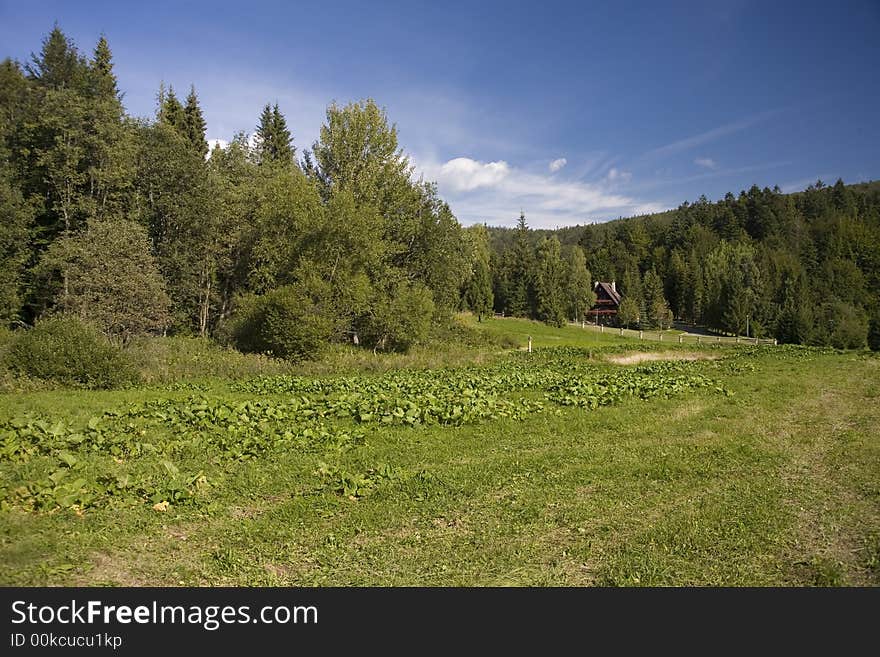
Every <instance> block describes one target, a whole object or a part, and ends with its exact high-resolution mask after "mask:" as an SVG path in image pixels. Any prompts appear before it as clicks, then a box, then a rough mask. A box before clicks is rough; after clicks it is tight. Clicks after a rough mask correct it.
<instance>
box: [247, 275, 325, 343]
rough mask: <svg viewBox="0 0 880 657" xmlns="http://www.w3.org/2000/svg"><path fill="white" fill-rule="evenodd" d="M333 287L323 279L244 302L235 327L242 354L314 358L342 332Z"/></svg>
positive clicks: (302, 283)
mask: <svg viewBox="0 0 880 657" xmlns="http://www.w3.org/2000/svg"><path fill="white" fill-rule="evenodd" d="M330 297H331V290H330V286H329V285H328V284H327V283H326V282H324V281H321V280H319V279H313V280H309V281H305V282H298V283H294V284H292V285H285V286H284V287H280V288H278V289H277V290H273V291H272V292H270V293H268V294H266V295H264V296H262V297H250V298H245V299H242V303H241V304H240V306H239V309H238V311H237V312H236V319H235V321H234V322H233V325H232V327H231V333H232V338H233V342H234V344H235V345H236V346H237V347H238V348H239V349H240V350H242V351H247V352H257V353H266V354H271V355H273V356H277V357H279V358H285V359H288V360H300V359H308V358H314V357H315V356H318V355H320V353H321V352H322V351H323V349H324V348H325V347H326V345H327V344H328V343H329V342H330V340H332V339H333V338H334V337H335V336H336V334H337V333H338V332H339V317H338V314H337V313H336V311H335V309H334V307H333V304H332V302H331V300H330Z"/></svg>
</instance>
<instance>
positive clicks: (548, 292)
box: [535, 235, 566, 326]
mask: <svg viewBox="0 0 880 657" xmlns="http://www.w3.org/2000/svg"><path fill="white" fill-rule="evenodd" d="M565 275H566V265H565V261H564V260H563V259H562V253H561V247H560V244H559V239H557V237H556V236H555V235H553V236H552V237H549V238H548V237H545V238H544V239H542V240H541V242H540V244H539V245H538V257H537V262H536V266H535V301H536V306H537V307H536V311H537V316H538V319H540V320H541V321H543V322H546V323H547V324H550V325H552V326H563V325H564V324H565V296H564V295H565Z"/></svg>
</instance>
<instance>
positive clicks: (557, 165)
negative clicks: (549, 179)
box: [550, 157, 568, 173]
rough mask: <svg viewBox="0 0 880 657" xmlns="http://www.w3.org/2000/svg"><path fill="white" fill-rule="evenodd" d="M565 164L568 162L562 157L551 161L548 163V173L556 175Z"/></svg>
mask: <svg viewBox="0 0 880 657" xmlns="http://www.w3.org/2000/svg"><path fill="white" fill-rule="evenodd" d="M566 164H568V160H566V159H565V158H564V157H560V158H559V159H558V160H553V161H552V162H551V163H550V171H551V172H552V173H556V172H557V171H559V170H560V169H561V168H562V167H564V166H565V165H566Z"/></svg>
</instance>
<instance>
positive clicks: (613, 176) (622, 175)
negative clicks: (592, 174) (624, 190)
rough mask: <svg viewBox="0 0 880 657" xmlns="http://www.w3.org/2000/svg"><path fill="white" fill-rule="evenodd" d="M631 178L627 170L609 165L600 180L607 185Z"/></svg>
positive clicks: (623, 181)
mask: <svg viewBox="0 0 880 657" xmlns="http://www.w3.org/2000/svg"><path fill="white" fill-rule="evenodd" d="M630 180H632V173H631V172H629V171H623V170H621V169H618V168H616V167H611V168H610V169H608V173H607V174H605V177H604V178H603V179H602V182H604V183H607V184H609V185H617V184H620V183H628V182H629V181H630Z"/></svg>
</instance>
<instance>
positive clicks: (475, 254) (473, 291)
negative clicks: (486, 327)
mask: <svg viewBox="0 0 880 657" xmlns="http://www.w3.org/2000/svg"><path fill="white" fill-rule="evenodd" d="M465 234H466V235H467V237H468V241H469V242H470V253H471V267H470V276H469V277H468V279H467V283H465V288H464V294H463V297H464V303H465V305H466V306H467V308H469V309H470V310H471V312H473V313H474V314H475V315H476V316H477V321H480V322H482V321H483V316H484V315H487V314H489V313H490V312H491V311H492V305H493V301H494V300H493V295H492V273H491V271H490V257H491V255H490V248H489V233H488V231H487V230H486V226H485V225H481V224H477V225H475V226H471V227H470V228H468V229H466V230H465Z"/></svg>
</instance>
